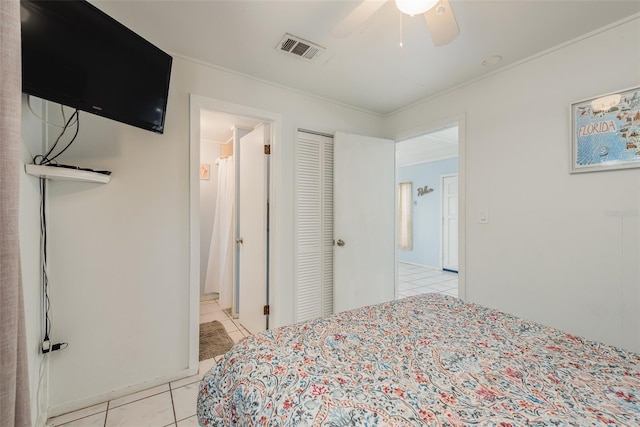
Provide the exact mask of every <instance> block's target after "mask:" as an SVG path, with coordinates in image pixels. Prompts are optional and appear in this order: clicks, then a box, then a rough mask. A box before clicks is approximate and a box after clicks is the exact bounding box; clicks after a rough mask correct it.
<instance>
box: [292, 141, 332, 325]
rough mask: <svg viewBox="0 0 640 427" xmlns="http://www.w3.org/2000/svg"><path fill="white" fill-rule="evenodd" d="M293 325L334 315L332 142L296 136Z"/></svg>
mask: <svg viewBox="0 0 640 427" xmlns="http://www.w3.org/2000/svg"><path fill="white" fill-rule="evenodd" d="M295 196H296V212H295V228H296V231H295V237H296V262H295V271H296V272H295V277H296V284H295V289H296V292H295V304H296V307H295V313H296V321H297V322H301V321H304V320H309V319H315V318H318V317H322V316H326V315H329V314H332V313H333V139H332V138H329V137H324V136H320V135H315V134H310V133H306V132H298V141H297V146H296V183H295Z"/></svg>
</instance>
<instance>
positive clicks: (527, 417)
mask: <svg viewBox="0 0 640 427" xmlns="http://www.w3.org/2000/svg"><path fill="white" fill-rule="evenodd" d="M639 362H640V356H639V355H637V354H634V353H631V352H628V351H625V350H623V349H620V348H616V347H612V346H608V345H604V344H600V343H597V342H593V341H589V340H586V339H583V338H580V337H577V336H574V335H571V334H568V333H565V332H562V331H559V330H557V329H553V328H549V327H546V326H542V325H540V324H537V323H533V322H529V321H525V320H522V319H520V318H517V317H515V316H512V315H509V314H507V313H503V312H500V311H496V310H492V309H489V308H486V307H483V306H480V305H476V304H470V303H465V302H463V301H462V300H460V299H458V298H454V297H449V296H444V295H440V294H426V295H421V296H416V297H410V298H406V299H402V300H397V301H392V302H388V303H384V304H379V305H375V306H369V307H364V308H360V309H356V310H351V311H348V312H344V313H340V314H336V315H333V316H330V317H327V318H325V319H318V320H313V321H308V322H304V323H300V324H297V325H292V326H287V327H282V328H277V329H274V330H271V331H266V332H264V333H261V334H257V335H254V336H251V337H246V338H244V339H243V340H241V341H240V342H238V343H237V344H236V345H235V346H234V347H233V348H232V349H231V350H230V351H229V352H228V353H226V355H225V356H224V358H223V359H222V360H221V361H220V362H219V363H217V364H216V365H215V366H214V367H213V368H212V369H211V370H210V371H209V372H208V373H207V374H205V375H204V377H203V379H202V381H201V383H200V390H199V395H198V407H197V410H198V421H199V423H200V425H201V426H243V427H245V426H270V427H272V426H431V425H433V426H442V425H446V426H467V425H469V426H471V425H473V426H550V425H552V426H613V425H616V426H639V425H640V368H639V365H640V363H639Z"/></svg>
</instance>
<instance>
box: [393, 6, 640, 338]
mask: <svg viewBox="0 0 640 427" xmlns="http://www.w3.org/2000/svg"><path fill="white" fill-rule="evenodd" d="M638 85H640V19H639V18H637V17H636V19H634V20H631V21H630V22H627V23H624V24H621V25H619V26H617V27H614V28H611V29H609V30H607V31H603V32H601V33H598V34H594V35H592V36H591V37H589V38H586V39H584V40H581V41H578V42H576V43H574V44H570V45H567V46H565V47H563V48H561V49H558V50H555V51H552V52H548V53H547V54H545V55H542V56H540V57H538V58H535V59H531V60H530V61H528V62H524V63H521V64H520V65H517V66H515V67H512V68H510V69H508V70H506V71H503V72H499V73H497V74H494V75H493V76H490V77H487V78H484V79H482V80H479V81H476V82H474V83H471V84H468V85H466V86H464V87H461V88H458V89H457V90H453V91H451V92H448V93H445V94H442V95H441V96H437V97H434V98H432V99H429V100H426V101H424V102H423V103H420V104H419V105H415V106H413V107H411V108H407V109H406V110H404V111H401V112H398V113H396V114H393V115H391V116H389V117H388V118H386V120H385V133H386V135H387V137H392V138H393V137H395V136H397V135H400V134H402V133H406V132H407V131H409V130H411V129H414V128H417V127H420V126H424V124H425V123H429V122H432V121H437V120H441V119H445V118H447V117H451V116H453V115H456V114H460V113H464V114H465V115H466V129H464V130H463V129H461V132H465V133H466V139H465V141H466V142H465V146H466V148H464V147H461V150H462V149H466V152H465V155H466V171H461V177H462V176H465V184H466V203H467V208H466V209H467V211H466V212H467V214H466V218H467V220H466V224H465V225H466V235H467V239H466V289H467V291H466V292H467V298H468V300H469V301H472V302H477V303H481V304H484V305H487V306H491V307H495V308H498V309H502V310H505V311H508V312H511V313H514V314H516V315H519V316H521V317H524V318H526V319H531V320H534V321H539V322H542V323H544V324H547V325H550V326H553V327H557V328H560V329H563V330H566V331H569V332H572V333H575V334H579V335H582V336H585V337H588V338H591V339H595V340H599V341H604V342H605V343H609V344H614V345H618V346H622V347H625V348H627V349H631V350H634V351H640V250H639V247H640V226H639V222H640V214H638V212H639V208H640V169H633V170H622V171H608V172H595V173H583V174H575V175H570V174H569V144H570V115H569V105H570V104H571V103H572V102H575V101H579V100H583V99H587V98H591V97H594V96H598V95H601V94H605V93H608V92H613V91H618V90H622V89H626V88H629V87H633V86H638ZM483 207H484V208H488V209H489V219H490V223H489V224H486V225H481V224H478V223H477V217H478V210H479V209H480V208H483ZM607 211H617V212H624V211H627V212H631V213H632V214H631V215H628V216H626V217H624V216H617V217H616V216H609V215H607V214H606V212H607ZM633 212H635V214H633Z"/></svg>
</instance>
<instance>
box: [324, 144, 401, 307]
mask: <svg viewBox="0 0 640 427" xmlns="http://www.w3.org/2000/svg"><path fill="white" fill-rule="evenodd" d="M333 199H334V236H335V240H336V246H335V248H334V276H333V277H334V282H333V283H334V285H333V286H334V309H335V312H336V313H339V312H341V311H345V310H350V309H353V308H358V307H363V306H366V305H371V304H378V303H381V302H385V301H391V300H393V299H394V297H395V252H396V251H395V248H396V242H395V234H396V233H395V229H396V226H395V211H396V201H395V142H394V141H391V140H387V139H380V138H371V137H367V136H361V135H353V134H346V133H341V132H338V133H336V135H335V138H334V195H333Z"/></svg>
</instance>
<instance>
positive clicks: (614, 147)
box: [570, 87, 640, 173]
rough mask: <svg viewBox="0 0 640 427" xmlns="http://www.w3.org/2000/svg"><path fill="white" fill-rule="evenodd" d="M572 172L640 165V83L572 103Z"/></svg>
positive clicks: (636, 166)
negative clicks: (636, 85) (632, 86)
mask: <svg viewBox="0 0 640 427" xmlns="http://www.w3.org/2000/svg"><path fill="white" fill-rule="evenodd" d="M571 129H572V130H571V133H572V135H571V170H570V172H571V173H577V172H593V171H601V170H610V169H627V168H638V167H640V87H636V88H633V89H627V90H624V91H621V92H616V93H610V94H607V95H602V96H599V97H597V98H592V99H587V100H585V101H580V102H577V103H574V104H571Z"/></svg>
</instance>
